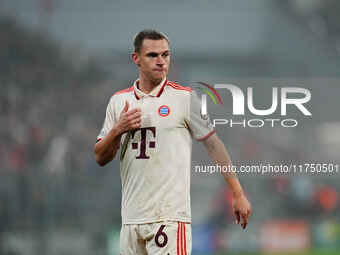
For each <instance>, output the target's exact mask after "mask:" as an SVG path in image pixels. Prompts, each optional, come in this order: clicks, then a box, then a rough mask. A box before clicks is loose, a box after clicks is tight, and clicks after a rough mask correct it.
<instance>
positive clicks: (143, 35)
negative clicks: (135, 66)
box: [133, 29, 170, 52]
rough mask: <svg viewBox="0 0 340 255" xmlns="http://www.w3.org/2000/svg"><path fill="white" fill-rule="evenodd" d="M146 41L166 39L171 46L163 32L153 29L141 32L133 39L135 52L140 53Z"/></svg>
mask: <svg viewBox="0 0 340 255" xmlns="http://www.w3.org/2000/svg"><path fill="white" fill-rule="evenodd" d="M145 39H150V40H163V39H164V40H166V41H167V42H168V43H169V44H170V42H169V39H168V37H167V36H166V35H165V34H163V33H162V32H159V31H157V30H153V29H144V30H143V31H140V32H139V33H138V34H137V35H136V36H135V37H134V39H133V46H134V47H135V52H140V49H141V48H142V45H143V41H144V40H145Z"/></svg>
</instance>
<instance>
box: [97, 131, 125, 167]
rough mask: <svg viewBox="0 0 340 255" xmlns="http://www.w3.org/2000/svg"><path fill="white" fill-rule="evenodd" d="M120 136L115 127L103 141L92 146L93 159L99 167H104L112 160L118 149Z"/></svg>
mask: <svg viewBox="0 0 340 255" xmlns="http://www.w3.org/2000/svg"><path fill="white" fill-rule="evenodd" d="M121 135H122V134H121V132H120V130H119V127H118V125H115V126H114V127H113V128H112V129H111V131H110V132H109V133H108V134H107V136H105V137H104V139H102V140H100V141H98V142H97V143H96V144H95V145H94V154H95V158H96V161H97V163H98V164H99V165H100V166H105V165H106V164H107V163H109V162H110V161H111V160H113V159H114V157H115V156H116V153H117V151H118V149H119V144H120V138H121Z"/></svg>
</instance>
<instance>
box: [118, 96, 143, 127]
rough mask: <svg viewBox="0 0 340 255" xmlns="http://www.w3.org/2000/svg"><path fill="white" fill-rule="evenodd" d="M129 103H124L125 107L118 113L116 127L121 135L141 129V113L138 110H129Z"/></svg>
mask: <svg viewBox="0 0 340 255" xmlns="http://www.w3.org/2000/svg"><path fill="white" fill-rule="evenodd" d="M129 106H130V105H129V102H128V101H125V106H124V108H123V110H122V111H121V113H120V116H119V120H118V123H117V125H118V127H119V130H120V131H121V133H125V132H127V131H130V130H133V129H137V128H140V127H141V123H142V111H141V109H140V108H134V109H131V110H129Z"/></svg>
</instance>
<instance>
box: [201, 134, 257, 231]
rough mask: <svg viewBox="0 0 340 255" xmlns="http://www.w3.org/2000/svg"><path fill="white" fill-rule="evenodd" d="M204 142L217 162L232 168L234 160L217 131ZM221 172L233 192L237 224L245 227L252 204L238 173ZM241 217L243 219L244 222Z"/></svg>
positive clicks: (226, 167) (233, 205)
mask: <svg viewBox="0 0 340 255" xmlns="http://www.w3.org/2000/svg"><path fill="white" fill-rule="evenodd" d="M202 142H203V144H204V146H205V148H206V149H207V152H208V154H209V156H210V157H211V159H212V160H213V161H214V163H215V164H218V165H220V166H221V167H223V166H224V167H225V169H231V167H232V162H231V160H230V156H229V153H228V151H227V149H226V148H225V146H224V144H223V143H222V141H221V140H220V139H219V137H218V136H217V135H216V133H215V134H213V135H211V136H209V137H208V138H206V139H204V140H203V141H202ZM221 173H222V175H223V177H224V179H225V181H226V182H227V183H228V186H229V188H230V189H231V192H232V197H233V201H232V207H233V213H234V216H235V219H236V221H235V222H236V224H241V226H242V228H243V229H245V228H246V226H247V224H248V220H249V217H250V214H251V205H250V203H249V201H248V199H247V198H246V196H245V194H244V192H243V189H242V186H241V184H240V182H239V180H238V178H237V175H236V173H233V172H232V171H221ZM241 219H242V220H243V222H242V223H241Z"/></svg>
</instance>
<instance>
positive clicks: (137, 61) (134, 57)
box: [131, 52, 139, 66]
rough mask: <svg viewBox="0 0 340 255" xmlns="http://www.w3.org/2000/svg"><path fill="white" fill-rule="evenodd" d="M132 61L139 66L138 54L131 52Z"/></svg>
mask: <svg viewBox="0 0 340 255" xmlns="http://www.w3.org/2000/svg"><path fill="white" fill-rule="evenodd" d="M131 58H132V61H133V62H134V63H135V64H136V65H137V66H139V54H138V53H137V52H132V54H131Z"/></svg>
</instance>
